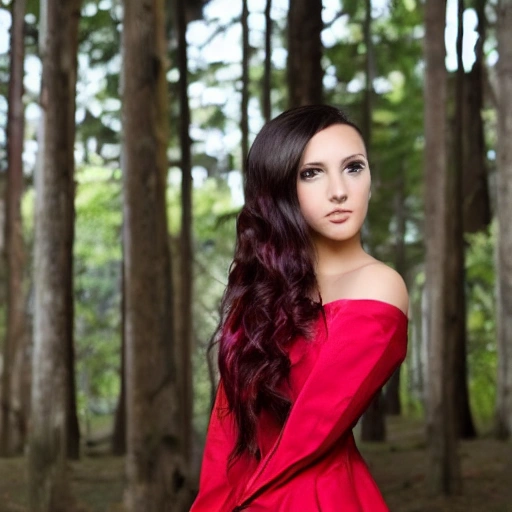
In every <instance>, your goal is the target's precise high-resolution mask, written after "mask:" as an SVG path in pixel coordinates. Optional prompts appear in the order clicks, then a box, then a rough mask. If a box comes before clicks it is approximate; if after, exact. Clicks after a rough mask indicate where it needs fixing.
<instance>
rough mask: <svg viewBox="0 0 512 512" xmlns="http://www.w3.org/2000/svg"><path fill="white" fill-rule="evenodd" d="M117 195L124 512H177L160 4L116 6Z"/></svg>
mask: <svg viewBox="0 0 512 512" xmlns="http://www.w3.org/2000/svg"><path fill="white" fill-rule="evenodd" d="M123 4H124V30H123V43H122V45H123V66H122V84H123V92H122V100H123V129H124V140H123V191H124V205H123V210H124V232H123V234H124V248H125V254H124V265H125V268H124V272H125V290H126V303H125V304H126V306H125V307H126V311H125V322H126V326H125V329H126V414H127V458H126V471H127V479H128V482H127V488H126V492H125V505H126V509H127V511H128V512H139V511H141V510H143V511H144V512H160V511H162V510H181V507H182V505H183V500H184V484H185V472H184V470H183V466H184V464H183V448H184V447H183V444H182V439H181V429H180V426H179V425H180V423H179V418H178V411H179V400H178V397H177V393H176V385H177V379H176V370H175V366H176V365H175V363H176V360H175V346H174V342H175V340H174V339H173V338H174V327H173V305H172V293H171V261H170V252H169V241H168V228H167V209H166V195H165V191H166V177H167V155H166V151H167V141H168V126H167V123H168V104H167V83H166V62H165V55H166V44H165V35H164V26H165V20H164V2H163V0H124V2H123Z"/></svg>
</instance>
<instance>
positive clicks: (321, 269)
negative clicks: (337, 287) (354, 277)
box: [314, 234, 373, 279]
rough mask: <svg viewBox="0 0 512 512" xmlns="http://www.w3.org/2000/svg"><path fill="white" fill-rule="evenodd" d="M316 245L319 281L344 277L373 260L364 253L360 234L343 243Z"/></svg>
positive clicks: (332, 242)
mask: <svg viewBox="0 0 512 512" xmlns="http://www.w3.org/2000/svg"><path fill="white" fill-rule="evenodd" d="M314 245H315V249H316V266H315V272H316V275H317V278H318V279H321V278H329V277H336V276H340V275H343V274H345V273H346V272H350V271H352V270H354V269H355V268H357V267H359V266H361V265H364V264H366V263H368V262H369V261H370V260H372V259H373V258H372V257H371V256H369V255H368V254H367V253H366V252H365V251H364V249H363V247H362V245H361V239H360V236H359V234H358V235H357V236H355V237H354V238H352V239H350V240H344V241H342V242H336V241H332V240H326V239H322V240H315V241H314Z"/></svg>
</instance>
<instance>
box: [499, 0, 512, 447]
mask: <svg viewBox="0 0 512 512" xmlns="http://www.w3.org/2000/svg"><path fill="white" fill-rule="evenodd" d="M497 36H498V52H499V60H498V87H499V89H498V104H499V108H498V178H497V179H498V183H497V185H498V186H497V217H498V250H497V253H498V254H497V261H498V275H497V277H496V281H497V283H498V293H497V306H498V307H497V319H496V321H497V326H498V389H497V410H496V412H497V414H496V420H497V422H496V428H497V434H498V436H499V437H500V438H503V439H505V438H510V437H511V436H512V230H511V229H510V219H512V142H511V141H512V0H500V1H499V2H498V28H497Z"/></svg>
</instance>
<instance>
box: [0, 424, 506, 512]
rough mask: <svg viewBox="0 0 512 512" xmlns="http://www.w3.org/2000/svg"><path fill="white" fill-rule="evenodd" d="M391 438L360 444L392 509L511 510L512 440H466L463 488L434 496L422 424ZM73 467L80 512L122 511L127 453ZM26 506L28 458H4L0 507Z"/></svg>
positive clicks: (93, 455) (17, 511)
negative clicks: (427, 485)
mask: <svg viewBox="0 0 512 512" xmlns="http://www.w3.org/2000/svg"><path fill="white" fill-rule="evenodd" d="M388 438H389V441H388V442H387V443H384V444H366V443H364V444H360V449H361V452H362V453H363V455H364V457H365V458H366V460H367V462H368V464H369V466H370V468H371V471H372V473H373V475H374V477H375V479H376V480H377V483H378V485H379V487H380V489H381V490H382V492H383V494H384V496H385V498H386V501H387V502H388V505H389V507H390V509H391V511H392V512H448V511H449V512H462V511H464V512H512V443H510V442H509V443H504V442H500V441H496V440H494V439H492V438H491V437H482V438H479V439H477V440H474V441H463V442H462V443H461V446H460V453H461V457H462V476H463V493H462V494H461V495H460V496H456V497H452V498H444V499H433V498H429V497H428V496H427V493H426V489H425V472H426V469H425V467H426V452H425V442H424V428H423V426H422V424H420V423H419V422H413V421H411V420H407V419H403V418H396V419H395V418H391V419H390V420H389V423H388ZM70 471H71V479H72V491H73V494H74V496H75V497H76V499H77V501H78V502H79V504H80V507H79V509H80V512H121V511H122V506H121V502H122V494H123V485H124V461H123V459H122V458H120V457H112V456H108V455H105V454H102V453H101V450H98V449H95V450H94V452H93V451H91V450H89V455H88V456H84V457H83V458H82V459H81V460H80V461H79V462H76V463H72V464H71V468H70ZM27 510H28V509H27V498H26V476H25V460H24V459H23V458H16V459H0V512H27ZM212 512H215V511H212ZM290 512H308V511H290Z"/></svg>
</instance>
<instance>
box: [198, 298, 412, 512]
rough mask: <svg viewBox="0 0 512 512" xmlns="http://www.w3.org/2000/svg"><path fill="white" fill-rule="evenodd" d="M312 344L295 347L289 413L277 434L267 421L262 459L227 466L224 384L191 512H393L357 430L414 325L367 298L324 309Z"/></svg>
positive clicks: (262, 424)
mask: <svg viewBox="0 0 512 512" xmlns="http://www.w3.org/2000/svg"><path fill="white" fill-rule="evenodd" d="M324 312H325V319H324V316H322V315H319V318H318V319H317V321H316V324H315V327H314V332H315V335H314V336H313V337H312V339H303V338H298V339H296V340H295V341H294V342H293V343H292V344H291V346H290V348H289V358H290V362H291V370H290V379H289V388H287V389H288V394H289V396H290V399H291V401H292V407H291V410H290V414H289V416H288V419H287V420H286V423H285V424H284V426H283V427H280V426H279V425H277V424H276V422H275V421H274V420H273V418H272V417H271V415H269V414H266V413H262V414H261V415H260V418H259V423H258V426H257V441H258V446H259V448H260V453H261V458H260V459H259V460H257V459H255V458H254V457H251V456H248V455H243V456H242V457H240V458H239V459H237V460H236V461H235V462H234V463H233V464H232V465H229V466H228V458H229V454H230V453H231V451H232V449H233V446H234V443H235V439H236V430H235V428H234V423H233V418H232V415H231V414H230V413H229V410H228V404H227V399H226V396H225V393H224V391H223V387H222V382H221V383H220V385H219V388H218V390H217V396H216V400H215V405H214V408H213V411H212V415H211V418H210V424H209V427H208V433H207V437H206V444H205V450H204V455H203V462H202V467H201V476H200V483H199V493H198V495H197V498H196V500H195V502H194V504H193V505H192V508H191V512H234V511H239V510H244V511H248V512H387V511H388V510H389V509H388V507H387V505H386V503H385V501H384V499H383V497H382V495H381V493H380V491H379V489H378V487H377V485H376V483H375V481H374V479H373V477H372V476H371V474H370V471H369V469H368V466H367V465H366V463H365V462H364V460H363V458H362V456H361V455H360V453H359V451H358V449H357V446H356V443H355V441H354V436H353V433H352V429H353V427H354V425H355V424H356V423H357V421H358V420H359V418H360V417H361V415H362V414H363V412H364V411H365V409H366V408H367V407H368V405H369V404H370V402H371V400H372V398H373V397H374V396H375V394H376V393H377V392H378V391H379V389H380V388H381V387H382V386H383V385H384V384H385V383H386V381H387V380H388V379H389V378H390V377H391V375H392V374H393V372H394V371H395V370H396V368H397V367H398V366H399V365H400V364H401V362H402V361H403V360H404V358H405V355H406V350H407V317H406V315H405V314H404V313H403V312H402V311H401V310H400V309H398V308H397V307H395V306H393V305H391V304H387V303H385V302H380V301H377V300H370V299H340V300H337V301H334V302H331V303H328V304H325V305H324Z"/></svg>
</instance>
